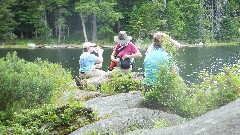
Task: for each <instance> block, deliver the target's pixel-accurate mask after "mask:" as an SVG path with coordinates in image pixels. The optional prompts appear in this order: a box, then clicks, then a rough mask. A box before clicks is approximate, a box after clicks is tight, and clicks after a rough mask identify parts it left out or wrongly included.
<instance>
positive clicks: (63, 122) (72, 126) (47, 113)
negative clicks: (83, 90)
mask: <svg viewBox="0 0 240 135" xmlns="http://www.w3.org/2000/svg"><path fill="white" fill-rule="evenodd" d="M95 115H96V114H95V113H94V112H92V110H91V109H90V108H85V107H84V106H83V105H82V104H81V103H79V102H74V103H71V104H67V105H64V106H62V107H58V108H56V107H55V106H54V105H44V106H42V107H41V108H38V109H25V110H22V111H20V112H16V113H14V115H13V117H12V118H10V119H8V120H7V121H6V123H5V125H4V126H1V125H0V129H1V128H2V129H1V130H0V134H61V135H63V134H69V133H71V132H72V131H74V130H76V129H78V128H80V127H83V126H85V125H87V124H90V123H92V122H94V121H96V117H95Z"/></svg>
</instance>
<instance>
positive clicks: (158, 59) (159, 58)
mask: <svg viewBox="0 0 240 135" xmlns="http://www.w3.org/2000/svg"><path fill="white" fill-rule="evenodd" d="M162 62H166V63H167V62H169V56H168V53H167V52H166V51H165V50H164V49H162V48H158V49H154V50H153V51H151V52H148V53H147V54H146V57H145V59H144V69H145V78H144V80H143V82H144V84H147V85H154V83H155V82H156V76H157V75H158V73H159V70H160V67H159V64H160V63H162Z"/></svg>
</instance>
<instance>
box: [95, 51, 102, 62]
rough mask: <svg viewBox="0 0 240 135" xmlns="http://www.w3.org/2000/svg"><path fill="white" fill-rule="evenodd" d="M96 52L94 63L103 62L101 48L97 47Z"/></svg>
mask: <svg viewBox="0 0 240 135" xmlns="http://www.w3.org/2000/svg"><path fill="white" fill-rule="evenodd" d="M97 52H98V58H97V61H96V63H98V64H101V63H102V62H103V57H102V54H103V50H102V49H101V48H98V49H97Z"/></svg>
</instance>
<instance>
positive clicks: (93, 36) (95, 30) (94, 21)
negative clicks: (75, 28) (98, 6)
mask: <svg viewBox="0 0 240 135" xmlns="http://www.w3.org/2000/svg"><path fill="white" fill-rule="evenodd" d="M92 24H93V32H92V41H93V42H96V41H97V19H96V14H95V13H94V14H93V18H92Z"/></svg>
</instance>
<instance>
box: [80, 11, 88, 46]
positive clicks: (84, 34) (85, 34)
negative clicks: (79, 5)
mask: <svg viewBox="0 0 240 135" xmlns="http://www.w3.org/2000/svg"><path fill="white" fill-rule="evenodd" d="M80 18H81V21H82V27H83V36H84V39H85V42H88V39H87V33H86V26H85V20H84V18H83V14H82V11H80Z"/></svg>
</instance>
